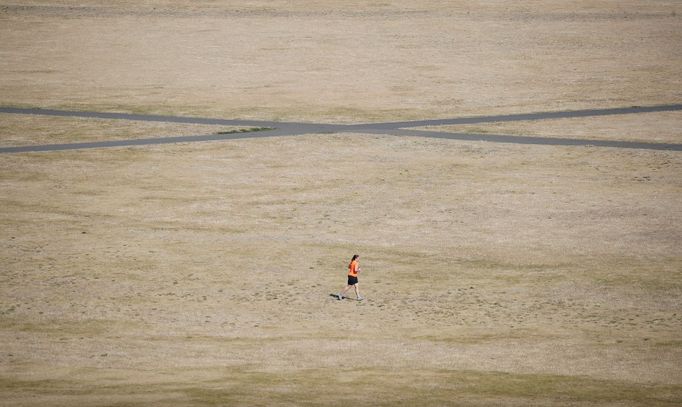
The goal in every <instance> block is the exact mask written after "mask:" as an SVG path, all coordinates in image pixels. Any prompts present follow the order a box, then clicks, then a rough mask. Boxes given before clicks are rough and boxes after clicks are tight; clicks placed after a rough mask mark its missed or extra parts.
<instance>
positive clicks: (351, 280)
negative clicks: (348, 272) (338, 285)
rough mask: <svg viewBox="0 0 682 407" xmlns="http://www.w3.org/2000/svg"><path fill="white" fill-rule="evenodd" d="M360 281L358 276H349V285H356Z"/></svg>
mask: <svg viewBox="0 0 682 407" xmlns="http://www.w3.org/2000/svg"><path fill="white" fill-rule="evenodd" d="M357 283H358V278H357V277H353V276H348V285H355V284H357Z"/></svg>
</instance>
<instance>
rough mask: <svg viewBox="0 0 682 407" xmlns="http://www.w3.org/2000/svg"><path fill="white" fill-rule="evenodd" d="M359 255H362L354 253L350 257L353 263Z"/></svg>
mask: <svg viewBox="0 0 682 407" xmlns="http://www.w3.org/2000/svg"><path fill="white" fill-rule="evenodd" d="M358 257H360V255H359V254H354V255H353V258H352V259H350V262H351V263H352V262H353V261H354V260H355V259H357V258H358Z"/></svg>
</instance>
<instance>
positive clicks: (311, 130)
mask: <svg viewBox="0 0 682 407" xmlns="http://www.w3.org/2000/svg"><path fill="white" fill-rule="evenodd" d="M680 110H682V104H670V105H657V106H633V107H623V108H611V109H586V110H565V111H553V112H538V113H521V114H509V115H497V116H474V117H461V118H453V119H435V120H416V121H404V122H387V123H367V124H319V123H295V122H275V121H261V120H228V119H211V118H202V117H183V116H160V115H140V114H126V113H106V112H89V111H69V110H52V109H39V108H12V107H0V113H11V114H27V115H42V116H61V117H81V118H97V119H115V120H136V121H152V122H165V123H186V124H207V125H222V126H242V127H243V126H252V127H268V128H272V129H271V130H265V131H258V132H248V133H232V134H209V135H198V136H180V137H160V138H142V139H131V140H116V141H99V142H88V143H70V144H46V145H32V146H20V147H0V153H20V152H35V151H58V150H75V149H86V148H104V147H125V146H141V145H153V144H171V143H187V142H200V141H219V140H234V139H240V138H257V137H274V136H295V135H303V134H326V133H350V132H352V133H370V134H386V135H394V136H412V137H429V138H444V139H452V140H467V141H487V142H492V143H515V144H539V145H557V146H595V147H614V148H632V149H646V150H673V151H682V144H670V143H644V142H630V141H618V140H586V139H572V138H550V137H530V136H512V135H501V134H474V133H450V132H439V131H428V130H414V129H410V128H411V127H424V126H443V125H456V124H474V123H492V122H511V121H529V120H547V119H560V118H578V117H590V116H609V115H624V114H637V113H649V112H666V111H680Z"/></svg>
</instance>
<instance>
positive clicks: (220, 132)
mask: <svg viewBox="0 0 682 407" xmlns="http://www.w3.org/2000/svg"><path fill="white" fill-rule="evenodd" d="M268 130H274V127H248V128H244V129H236V130H225V131H219V132H218V133H216V134H235V133H253V132H257V131H268Z"/></svg>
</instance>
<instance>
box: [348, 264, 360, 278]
mask: <svg viewBox="0 0 682 407" xmlns="http://www.w3.org/2000/svg"><path fill="white" fill-rule="evenodd" d="M348 275H349V276H353V277H357V276H358V261H357V260H353V261H351V262H350V264H349V265H348Z"/></svg>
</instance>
